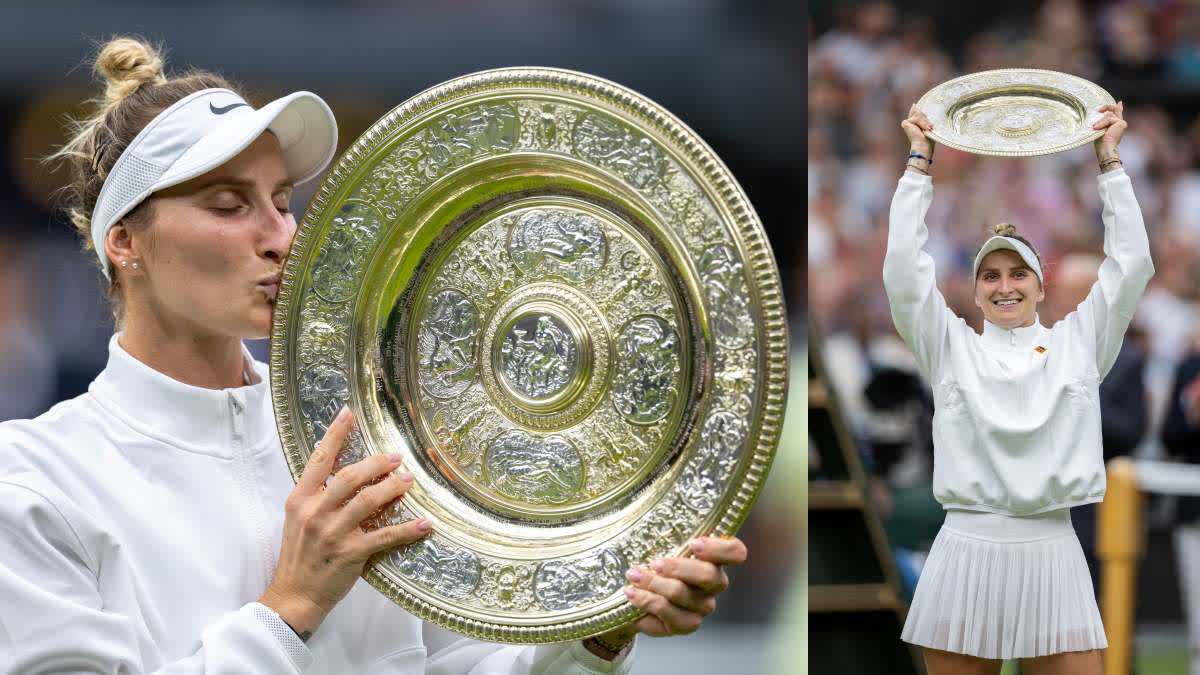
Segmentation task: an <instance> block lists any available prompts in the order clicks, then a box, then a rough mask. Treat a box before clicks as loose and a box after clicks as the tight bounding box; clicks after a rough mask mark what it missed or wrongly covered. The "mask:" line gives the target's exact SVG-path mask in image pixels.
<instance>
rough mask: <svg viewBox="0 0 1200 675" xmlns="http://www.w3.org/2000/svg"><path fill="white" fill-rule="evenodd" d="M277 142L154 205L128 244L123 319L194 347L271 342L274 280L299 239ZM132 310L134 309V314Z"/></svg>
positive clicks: (263, 142)
mask: <svg viewBox="0 0 1200 675" xmlns="http://www.w3.org/2000/svg"><path fill="white" fill-rule="evenodd" d="M291 197H292V184H291V182H290V181H289V180H288V177H287V171H286V169H285V167H284V162H283V154H282V152H281V150H280V147H279V141H278V140H277V139H276V138H275V136H274V135H273V134H271V133H269V132H264V133H263V134H262V135H261V136H259V137H258V139H256V140H255V141H254V142H253V143H251V144H250V146H249V147H247V148H246V149H245V150H243V151H242V152H241V153H239V154H238V155H236V156H235V157H234V158H233V159H231V160H229V161H228V162H226V163H225V164H222V165H221V166H219V167H217V168H216V169H213V170H212V171H210V172H208V173H206V174H203V175H201V176H198V177H196V178H193V179H191V180H189V181H187V182H184V183H181V184H179V185H176V186H174V187H170V188H167V189H165V190H162V191H161V192H158V193H156V194H155V195H154V197H153V209H152V214H153V215H152V221H151V223H150V226H149V227H147V228H146V229H145V230H144V231H141V232H137V233H134V234H131V235H129V237H130V238H131V241H130V242H129V246H130V251H129V254H130V256H132V259H134V260H140V263H141V264H140V265H139V268H140V270H141V271H140V272H139V273H133V274H128V272H129V269H128V268H125V269H123V270H122V272H124V273H127V276H126V277H125V278H124V280H123V283H124V284H125V285H126V289H125V290H126V300H127V301H128V303H129V305H128V310H129V311H128V315H129V317H130V318H131V319H134V318H137V317H146V316H147V315H151V316H152V317H153V318H152V319H151V320H153V321H155V322H157V323H160V324H162V326H163V327H164V329H166V330H167V331H170V332H172V333H185V334H192V335H194V336H195V337H197V338H209V337H231V338H237V339H247V338H250V339H252V338H261V337H266V336H267V335H269V334H270V331H271V323H272V321H273V317H274V312H275V296H276V294H277V293H278V292H279V274H280V272H281V270H282V269H283V262H284V259H285V258H286V257H287V254H288V250H289V249H290V247H291V243H292V238H293V236H294V235H295V233H296V220H295V217H294V216H293V215H292V213H291V211H290V208H289V205H288V203H289V201H290V200H291ZM135 304H137V305H140V306H139V307H135Z"/></svg>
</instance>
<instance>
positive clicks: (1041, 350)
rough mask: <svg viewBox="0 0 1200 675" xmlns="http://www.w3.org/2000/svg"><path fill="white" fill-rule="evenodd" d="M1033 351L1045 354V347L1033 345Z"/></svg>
mask: <svg viewBox="0 0 1200 675" xmlns="http://www.w3.org/2000/svg"><path fill="white" fill-rule="evenodd" d="M1033 351H1035V352H1037V353H1039V354H1045V353H1046V348H1045V347H1043V346H1041V345H1038V346H1036V347H1034V348H1033Z"/></svg>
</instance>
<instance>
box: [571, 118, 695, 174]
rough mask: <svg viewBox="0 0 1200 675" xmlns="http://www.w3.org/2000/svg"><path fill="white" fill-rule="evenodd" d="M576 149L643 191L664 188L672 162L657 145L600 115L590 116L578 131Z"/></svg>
mask: <svg viewBox="0 0 1200 675" xmlns="http://www.w3.org/2000/svg"><path fill="white" fill-rule="evenodd" d="M575 147H577V148H579V150H580V151H581V152H582V153H583V155H584V156H585V157H587V158H588V159H590V160H592V161H595V162H597V163H599V164H601V165H602V166H605V167H608V168H610V169H614V170H616V171H617V172H618V173H620V174H621V175H622V176H623V177H624V178H625V179H626V180H628V181H629V182H630V183H631V184H632V185H633V186H634V187H636V188H637V189H639V190H645V189H647V188H652V187H654V186H655V185H658V184H661V183H662V182H663V181H664V180H665V179H666V177H667V174H668V172H669V171H670V169H671V162H670V161H669V160H668V159H667V158H666V157H665V156H664V155H663V152H662V150H661V149H659V147H658V146H657V145H655V143H654V142H653V141H651V140H650V139H649V138H646V137H645V136H643V135H641V134H640V133H637V132H635V131H633V130H632V129H630V128H629V127H627V126H625V125H624V124H622V123H620V122H617V121H616V120H613V119H609V118H607V117H603V116H600V115H588V116H587V117H585V118H584V119H583V120H582V121H581V122H580V123H579V126H577V127H576V128H575Z"/></svg>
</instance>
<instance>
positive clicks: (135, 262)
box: [133, 260, 138, 270]
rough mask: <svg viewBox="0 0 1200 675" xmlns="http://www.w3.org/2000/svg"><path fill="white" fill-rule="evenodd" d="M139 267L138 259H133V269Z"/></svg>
mask: <svg viewBox="0 0 1200 675" xmlns="http://www.w3.org/2000/svg"><path fill="white" fill-rule="evenodd" d="M137 268H138V264H137V261H136V260H135V261H133V269H135V270H136V269H137Z"/></svg>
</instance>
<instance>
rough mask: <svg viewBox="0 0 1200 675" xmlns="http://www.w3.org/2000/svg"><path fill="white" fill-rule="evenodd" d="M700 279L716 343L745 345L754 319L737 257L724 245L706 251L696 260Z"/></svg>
mask: <svg viewBox="0 0 1200 675" xmlns="http://www.w3.org/2000/svg"><path fill="white" fill-rule="evenodd" d="M700 278H701V279H703V280H704V291H705V295H707V296H708V301H709V303H710V305H711V307H712V324H713V332H714V333H716V336H717V342H720V343H721V344H722V345H724V346H726V347H734V348H737V347H741V346H743V345H745V344H746V343H747V342H749V341H750V337H751V331H753V330H754V318H753V317H752V316H750V297H749V295H748V294H747V293H746V280H745V278H744V277H743V276H742V263H741V261H740V259H739V258H738V256H737V254H736V253H734V252H733V250H732V249H730V248H729V247H728V246H724V245H722V246H712V247H710V248H708V249H706V250H705V251H704V254H703V255H702V256H701V257H700Z"/></svg>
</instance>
